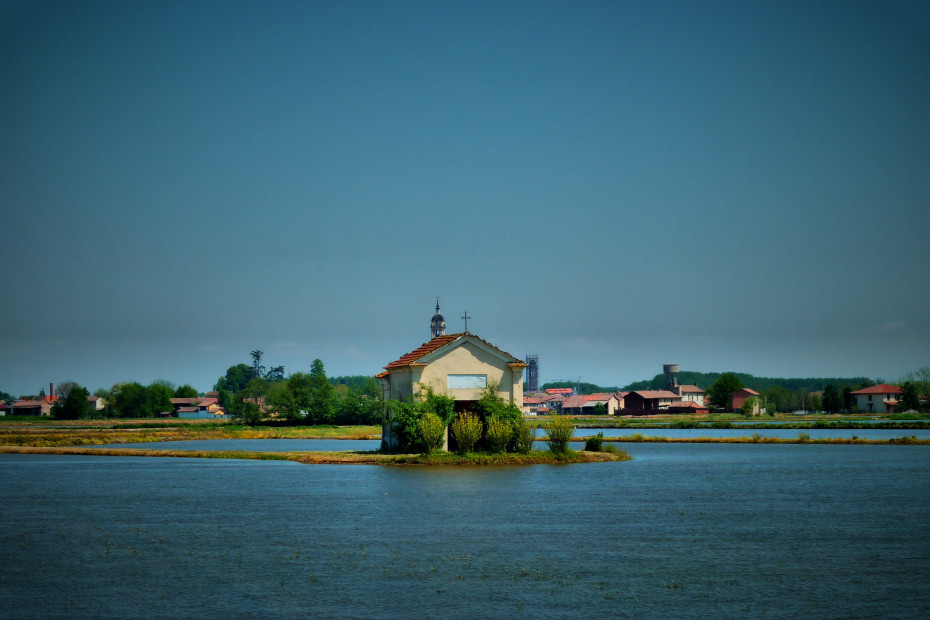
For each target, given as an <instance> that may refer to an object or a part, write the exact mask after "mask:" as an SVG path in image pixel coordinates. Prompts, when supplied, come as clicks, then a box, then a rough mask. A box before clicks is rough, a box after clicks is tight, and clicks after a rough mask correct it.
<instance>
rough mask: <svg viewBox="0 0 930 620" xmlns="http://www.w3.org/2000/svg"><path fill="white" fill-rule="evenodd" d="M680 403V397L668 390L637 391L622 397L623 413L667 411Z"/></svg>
mask: <svg viewBox="0 0 930 620" xmlns="http://www.w3.org/2000/svg"><path fill="white" fill-rule="evenodd" d="M680 403H681V396H679V395H678V394H676V393H674V392H672V391H669V390H637V391H635V392H630V393H628V394H627V395H626V396H624V397H623V404H624V411H629V412H633V413H636V412H639V413H648V412H650V411H668V409H669V408H671V407H675V406H677V405H679V404H680Z"/></svg>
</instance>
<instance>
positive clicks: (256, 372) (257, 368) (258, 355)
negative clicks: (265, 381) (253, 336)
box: [249, 349, 265, 377]
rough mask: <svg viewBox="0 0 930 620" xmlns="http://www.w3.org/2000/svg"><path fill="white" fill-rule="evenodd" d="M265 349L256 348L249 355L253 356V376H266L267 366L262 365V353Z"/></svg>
mask: <svg viewBox="0 0 930 620" xmlns="http://www.w3.org/2000/svg"><path fill="white" fill-rule="evenodd" d="M263 354H264V351H259V350H258V349H255V350H254V351H250V352H249V355H251V356H252V376H253V377H264V376H265V367H264V366H262V355H263Z"/></svg>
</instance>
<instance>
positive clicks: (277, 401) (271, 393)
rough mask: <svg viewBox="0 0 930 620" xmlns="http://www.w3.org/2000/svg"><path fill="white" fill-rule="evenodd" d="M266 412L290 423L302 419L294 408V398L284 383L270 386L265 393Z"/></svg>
mask: <svg viewBox="0 0 930 620" xmlns="http://www.w3.org/2000/svg"><path fill="white" fill-rule="evenodd" d="M265 410H266V411H268V412H269V413H272V414H277V415H279V416H282V417H283V418H284V419H285V420H288V421H289V422H296V421H298V420H299V419H300V412H299V411H298V410H297V409H296V408H295V407H294V397H293V396H292V395H291V391H290V390H289V389H287V383H286V382H284V381H280V382H278V383H269V384H268V388H267V390H266V391H265Z"/></svg>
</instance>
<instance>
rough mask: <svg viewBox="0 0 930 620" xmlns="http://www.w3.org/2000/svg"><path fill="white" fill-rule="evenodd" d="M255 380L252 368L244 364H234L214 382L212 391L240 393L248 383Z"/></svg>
mask: <svg viewBox="0 0 930 620" xmlns="http://www.w3.org/2000/svg"><path fill="white" fill-rule="evenodd" d="M254 378H255V373H254V372H253V370H252V368H251V367H250V366H248V365H246V364H236V365H235V366H230V367H229V368H228V369H227V370H226V374H225V375H224V376H222V377H220V378H219V379H218V380H217V381H216V385H214V386H213V389H215V390H217V391H223V390H225V391H227V392H232V393H233V394H235V393H237V392H241V391H242V390H244V389H245V386H247V385H248V384H249V381H251V380H252V379H254Z"/></svg>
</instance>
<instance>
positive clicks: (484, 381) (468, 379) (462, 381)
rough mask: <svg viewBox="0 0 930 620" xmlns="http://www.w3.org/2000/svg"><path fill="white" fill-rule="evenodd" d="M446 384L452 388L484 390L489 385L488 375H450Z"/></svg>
mask: <svg viewBox="0 0 930 620" xmlns="http://www.w3.org/2000/svg"><path fill="white" fill-rule="evenodd" d="M446 385H448V386H449V389H450V390H475V389H477V390H483V389H485V388H486V387H488V376H487V375H449V376H448V377H447V383H446Z"/></svg>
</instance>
